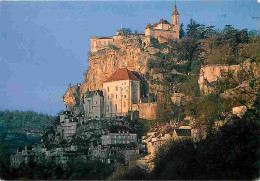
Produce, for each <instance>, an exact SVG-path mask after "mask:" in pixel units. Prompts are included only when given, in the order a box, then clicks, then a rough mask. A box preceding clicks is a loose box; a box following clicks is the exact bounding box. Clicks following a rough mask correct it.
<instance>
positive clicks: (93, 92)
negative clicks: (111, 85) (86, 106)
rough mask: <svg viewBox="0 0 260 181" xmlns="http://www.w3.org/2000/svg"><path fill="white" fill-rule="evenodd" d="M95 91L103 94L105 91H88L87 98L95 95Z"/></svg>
mask: <svg viewBox="0 0 260 181" xmlns="http://www.w3.org/2000/svg"><path fill="white" fill-rule="evenodd" d="M95 93H98V95H100V96H103V91H101V90H94V91H88V92H86V93H85V96H86V97H87V98H89V97H93V96H94V94H95Z"/></svg>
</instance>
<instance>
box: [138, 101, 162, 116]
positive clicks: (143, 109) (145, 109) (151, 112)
mask: <svg viewBox="0 0 260 181" xmlns="http://www.w3.org/2000/svg"><path fill="white" fill-rule="evenodd" d="M138 109H139V118H142V119H150V120H155V119H156V110H157V103H156V102H152V103H140V104H138Z"/></svg>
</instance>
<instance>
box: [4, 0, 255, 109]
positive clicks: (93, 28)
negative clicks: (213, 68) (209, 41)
mask: <svg viewBox="0 0 260 181" xmlns="http://www.w3.org/2000/svg"><path fill="white" fill-rule="evenodd" d="M173 6H174V3H173V1H124V2H122V1H121V2H119V1H102V2H97V1H96V2H95V1H78V2H69V1H64V2H57V1H56V2H47V1H45V2H44V1H40V2H39V1H38V2H36V1H34V2H30V1H27V2H3V1H1V0H0V110H4V109H10V110H15V109H18V110H34V111H37V112H43V113H48V114H56V113H57V112H58V111H59V110H61V109H64V107H65V106H64V104H63V102H62V95H63V94H64V93H65V91H66V88H67V87H68V85H69V84H70V83H72V84H76V83H80V82H82V81H83V74H84V72H85V70H86V69H87V67H88V58H87V55H88V52H89V44H90V36H94V35H113V34H115V32H116V30H117V29H120V27H121V24H122V25H123V27H129V28H131V29H132V30H138V31H139V32H143V31H144V28H145V26H146V24H147V23H149V22H150V23H155V22H157V21H159V19H160V18H164V19H168V20H169V21H170V20H171V18H170V15H171V13H172V11H173ZM177 8H178V11H179V13H180V21H181V22H182V23H184V25H186V24H187V23H188V22H189V20H190V18H193V19H195V20H196V21H197V22H199V23H203V24H205V25H215V26H216V27H217V28H221V29H222V28H223V27H224V25H225V24H231V25H233V26H234V27H235V28H239V29H242V28H248V29H260V4H258V3H257V1H256V0H252V1H251V0H241V1H225V0H219V1H217V0H215V1H213V0H212V1H190V0H189V1H188V0H187V1H178V0H177Z"/></svg>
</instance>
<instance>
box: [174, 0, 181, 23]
mask: <svg viewBox="0 0 260 181" xmlns="http://www.w3.org/2000/svg"><path fill="white" fill-rule="evenodd" d="M179 16H180V14H179V12H178V10H177V7H176V2H175V5H174V10H173V13H172V24H173V25H177V26H179V24H180V20H179Z"/></svg>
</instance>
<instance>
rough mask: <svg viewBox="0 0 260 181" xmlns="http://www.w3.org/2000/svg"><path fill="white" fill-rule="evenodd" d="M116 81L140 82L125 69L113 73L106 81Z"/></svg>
mask: <svg viewBox="0 0 260 181" xmlns="http://www.w3.org/2000/svg"><path fill="white" fill-rule="evenodd" d="M118 80H136V81H140V80H139V79H138V78H137V77H136V76H135V75H134V74H133V73H132V72H131V71H130V70H128V69H127V68H121V69H118V70H117V71H115V72H114V73H113V74H112V75H111V76H110V77H109V78H108V79H107V80H106V81H104V82H113V81H118Z"/></svg>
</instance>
